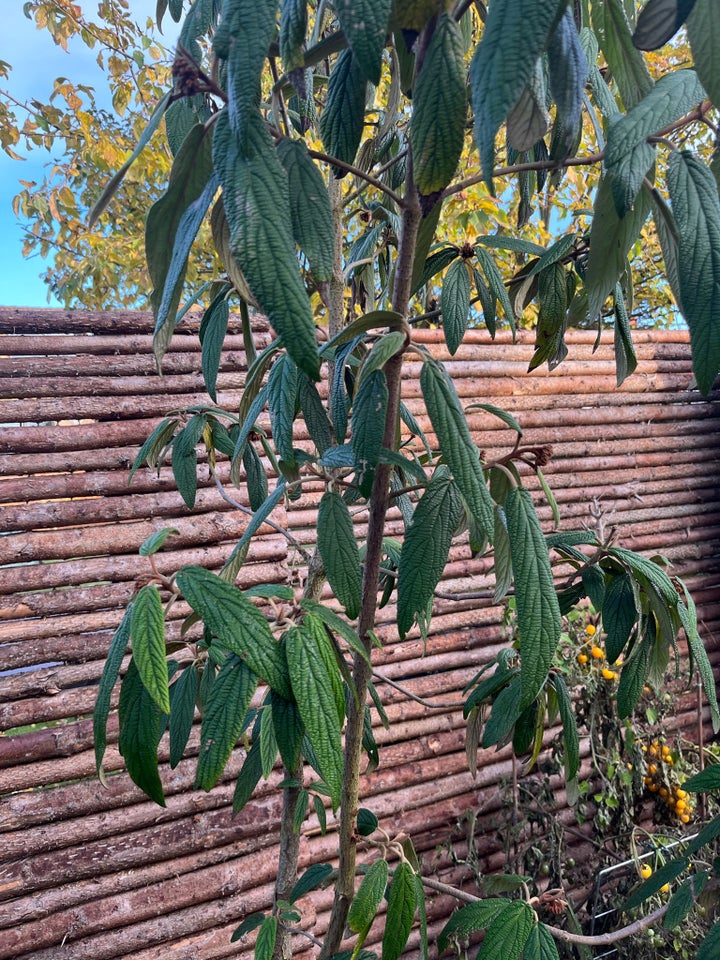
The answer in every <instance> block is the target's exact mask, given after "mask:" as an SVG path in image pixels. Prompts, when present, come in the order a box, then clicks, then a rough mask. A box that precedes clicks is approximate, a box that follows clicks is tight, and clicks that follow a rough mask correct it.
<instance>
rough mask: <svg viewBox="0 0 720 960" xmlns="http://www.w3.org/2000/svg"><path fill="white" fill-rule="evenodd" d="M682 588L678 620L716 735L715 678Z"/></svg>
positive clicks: (718, 711) (719, 716)
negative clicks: (681, 601) (708, 707)
mask: <svg viewBox="0 0 720 960" xmlns="http://www.w3.org/2000/svg"><path fill="white" fill-rule="evenodd" d="M682 588H683V592H684V594H685V603H684V604H683V603H679V604H678V613H679V614H680V620H681V623H682V626H683V629H684V631H685V635H686V637H687V642H688V650H689V652H690V658H691V670H692V667H693V666H694V668H695V669H697V672H698V673H699V674H700V681H701V683H702V687H703V691H704V693H705V698H706V699H707V702H708V703H709V705H710V716H711V718H712V726H713V731H714V732H715V733H717V732H718V730H719V729H720V708H718V700H717V687H716V685H715V676H714V673H713V668H712V665H711V663H710V659H709V657H708V655H707V651H706V650H705V646H704V644H703V642H702V639H701V638H700V634H699V633H698V629H697V610H696V608H695V601H694V600H693V598H692V597H691V596H690V593H689V592H688V590H687V588H686V587H685V584H684V583H683V584H682Z"/></svg>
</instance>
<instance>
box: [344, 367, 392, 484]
mask: <svg viewBox="0 0 720 960" xmlns="http://www.w3.org/2000/svg"><path fill="white" fill-rule="evenodd" d="M387 403H388V387H387V379H386V377H385V372H384V371H383V370H376V371H375V372H374V373H371V374H370V376H369V377H365V378H364V379H363V381H362V383H361V384H360V386H359V387H358V390H357V393H356V394H355V398H354V400H353V407H352V419H351V426H352V437H351V443H352V449H353V455H354V457H355V468H356V471H357V475H358V485H359V487H360V493H361V494H362V495H363V496H364V497H368V496H370V490H371V489H372V483H373V478H374V476H375V467H376V466H377V463H378V461H379V459H380V451H381V450H382V441H383V433H384V431H385V410H386V408H387Z"/></svg>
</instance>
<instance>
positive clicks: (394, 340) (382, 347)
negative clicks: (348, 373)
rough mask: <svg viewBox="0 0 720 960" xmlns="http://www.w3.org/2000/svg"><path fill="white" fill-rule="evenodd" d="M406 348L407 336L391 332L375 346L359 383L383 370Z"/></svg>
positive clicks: (363, 366)
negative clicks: (391, 359)
mask: <svg viewBox="0 0 720 960" xmlns="http://www.w3.org/2000/svg"><path fill="white" fill-rule="evenodd" d="M404 346H405V334H404V333H402V332H401V331H400V330H391V331H390V333H386V334H385V335H384V336H382V337H381V338H380V339H379V340H376V341H375V343H374V344H373V347H372V350H371V351H370V353H369V354H368V355H367V357H366V358H365V361H364V362H363V365H362V368H361V370H360V379H359V383H362V382H363V379H364V378H365V377H369V376H370V374H371V373H375V371H376V370H381V369H382V368H383V367H384V366H385V364H386V363H387V362H388V360H390V358H391V357H394V356H395V354H396V353H399V352H400V350H401V349H402V348H403V347H404Z"/></svg>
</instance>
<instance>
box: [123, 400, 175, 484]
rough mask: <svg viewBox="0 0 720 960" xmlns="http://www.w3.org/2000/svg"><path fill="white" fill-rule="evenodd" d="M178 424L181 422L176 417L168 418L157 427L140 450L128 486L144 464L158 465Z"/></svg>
mask: <svg viewBox="0 0 720 960" xmlns="http://www.w3.org/2000/svg"><path fill="white" fill-rule="evenodd" d="M178 423H179V421H178V420H177V418H176V417H166V418H165V419H164V420H161V421H160V423H159V424H158V425H157V426H156V427H155V429H154V430H153V432H152V433H151V434H150V436H149V437H148V438H147V440H146V441H145V443H144V444H143V445H142V446H141V447H140V449H139V450H138V453H137V456H136V457H135V460H134V461H133V465H132V468H131V470H130V475H129V476H128V486H129V485H130V484H131V483H132V480H133V477H134V476H135V474H136V473H137V471H138V470H139V469H140V467H141V466H142V465H143V464H144V463H147V465H148V466H149V467H156V466H157V465H158V460H159V458H160V455H161V453H162V451H163V450H164V449H165V447H166V445H167V444H168V442H169V441H170V439H171V438H172V436H173V434H174V433H175V430H176V428H177V425H178Z"/></svg>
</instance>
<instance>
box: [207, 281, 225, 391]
mask: <svg viewBox="0 0 720 960" xmlns="http://www.w3.org/2000/svg"><path fill="white" fill-rule="evenodd" d="M229 319H230V307H229V306H228V302H227V299H226V298H225V296H224V295H222V294H221V295H220V296H219V297H218V298H216V299H215V300H214V301H213V303H212V304H211V305H210V307H209V308H208V309H207V310H206V312H205V315H204V316H203V324H202V328H201V335H200V341H201V343H202V358H201V365H202V373H203V379H204V381H205V389H206V390H207V392H208V393H209V394H210V396H211V397H212V399H213V400H214V401H215V402H217V375H218V370H219V368H220V358H221V356H222V348H223V343H224V342H225V334H226V333H227V328H228V321H229Z"/></svg>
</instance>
